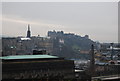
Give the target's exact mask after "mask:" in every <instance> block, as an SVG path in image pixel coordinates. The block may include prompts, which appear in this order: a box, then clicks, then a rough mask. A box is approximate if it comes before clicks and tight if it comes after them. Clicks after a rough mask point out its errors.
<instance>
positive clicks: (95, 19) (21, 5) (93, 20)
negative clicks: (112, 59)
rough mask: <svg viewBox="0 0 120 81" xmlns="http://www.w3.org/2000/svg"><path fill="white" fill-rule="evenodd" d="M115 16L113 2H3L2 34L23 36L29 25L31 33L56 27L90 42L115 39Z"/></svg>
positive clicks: (112, 40) (115, 3)
mask: <svg viewBox="0 0 120 81" xmlns="http://www.w3.org/2000/svg"><path fill="white" fill-rule="evenodd" d="M117 15H118V13H117V2H108V3H105V2H85V3H84V2H78V3H77V2H73V3H69V2H67V3H65V2H46V3H44V2H38V3H37V2H32V3H30V2H3V4H2V22H3V24H2V25H3V27H2V29H3V31H2V34H3V35H7V36H26V31H27V25H28V24H30V26H31V31H32V35H40V36H46V35H47V31H50V30H59V31H64V32H65V33H75V34H77V35H80V36H84V35H89V36H90V39H92V40H94V41H100V42H118V22H117V18H118V16H117ZM10 27H11V28H10ZM8 29H9V30H8Z"/></svg>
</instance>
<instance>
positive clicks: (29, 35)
mask: <svg viewBox="0 0 120 81" xmlns="http://www.w3.org/2000/svg"><path fill="white" fill-rule="evenodd" d="M27 37H28V38H30V37H31V32H30V25H29V24H28V30H27Z"/></svg>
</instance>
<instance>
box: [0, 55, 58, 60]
mask: <svg viewBox="0 0 120 81" xmlns="http://www.w3.org/2000/svg"><path fill="white" fill-rule="evenodd" d="M43 58H58V57H57V56H51V55H12V56H3V57H0V59H4V60H12V59H43Z"/></svg>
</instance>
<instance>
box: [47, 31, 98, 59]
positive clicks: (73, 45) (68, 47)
mask: <svg viewBox="0 0 120 81" xmlns="http://www.w3.org/2000/svg"><path fill="white" fill-rule="evenodd" d="M48 36H49V37H51V39H52V40H53V54H54V55H57V56H60V57H65V58H70V59H72V58H81V59H89V54H84V53H80V51H89V50H90V47H91V45H92V44H94V45H95V44H96V43H95V42H94V41H92V40H91V39H89V36H88V35H85V36H84V37H81V36H79V35H74V34H73V33H64V32H63V31H58V32H56V31H49V32H48Z"/></svg>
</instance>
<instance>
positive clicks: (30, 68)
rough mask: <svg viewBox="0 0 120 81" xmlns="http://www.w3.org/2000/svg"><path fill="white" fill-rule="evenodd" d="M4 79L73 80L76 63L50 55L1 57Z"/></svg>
mask: <svg viewBox="0 0 120 81" xmlns="http://www.w3.org/2000/svg"><path fill="white" fill-rule="evenodd" d="M0 59H1V60H2V79H3V80H5V79H33V80H34V79H71V78H72V79H73V78H74V62H73V61H72V60H65V59H63V58H58V57H57V56H50V55H15V56H4V57H0Z"/></svg>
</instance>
